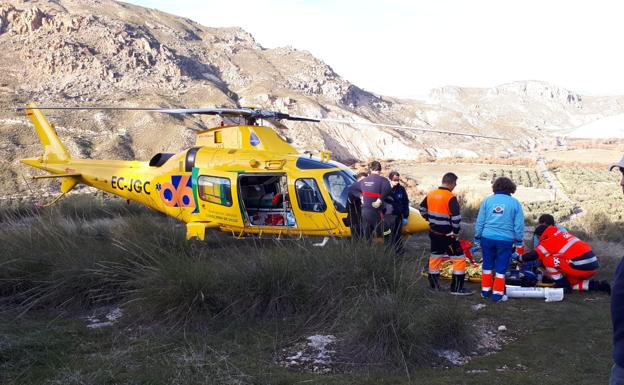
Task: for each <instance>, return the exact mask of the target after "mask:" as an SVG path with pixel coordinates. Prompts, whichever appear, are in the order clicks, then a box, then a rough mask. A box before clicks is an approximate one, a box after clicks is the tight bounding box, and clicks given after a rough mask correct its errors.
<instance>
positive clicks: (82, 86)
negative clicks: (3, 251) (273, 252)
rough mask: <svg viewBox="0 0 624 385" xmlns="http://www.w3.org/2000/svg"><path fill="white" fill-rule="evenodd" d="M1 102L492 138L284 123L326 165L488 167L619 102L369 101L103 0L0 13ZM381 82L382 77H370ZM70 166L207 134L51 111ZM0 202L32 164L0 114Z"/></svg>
mask: <svg viewBox="0 0 624 385" xmlns="http://www.w3.org/2000/svg"><path fill="white" fill-rule="evenodd" d="M0 52H2V54H0V103H1V104H2V106H3V107H9V106H15V105H20V104H23V103H26V102H29V101H36V102H39V103H40V104H47V105H119V106H121V105H123V106H186V107H199V106H221V105H224V106H259V107H263V108H267V109H278V110H281V111H284V112H289V113H292V114H298V115H307V116H315V117H327V118H336V119H347V120H355V121H363V122H387V123H391V124H402V125H409V126H415V127H422V128H429V129H441V130H452V131H462V132H470V133H482V134H498V135H503V136H506V137H508V138H511V140H510V141H505V142H498V141H488V140H473V139H466V138H458V137H451V138H449V137H447V136H443V135H442V136H441V135H437V134H423V133H418V132H415V131H399V130H396V129H392V128H380V127H369V126H359V125H354V126H348V125H341V124H331V123H322V124H318V125H312V124H303V123H294V124H289V126H290V130H288V132H286V133H285V134H286V135H287V136H289V137H290V138H291V139H292V140H293V143H294V144H295V145H296V146H298V147H299V148H301V149H302V150H303V149H308V150H320V149H329V150H332V151H333V152H334V157H335V158H337V159H339V160H343V161H346V160H351V159H366V158H369V157H380V158H397V159H398V158H403V159H414V158H417V157H419V156H421V155H424V154H429V155H433V156H449V155H454V156H474V155H478V154H484V155H496V154H498V155H501V154H506V153H508V152H509V151H518V150H521V149H528V148H531V147H533V146H535V145H536V143H537V142H538V141H544V140H546V138H548V137H549V136H550V135H551V134H552V133H553V132H555V133H557V134H558V133H560V132H566V131H570V130H572V129H573V128H575V127H578V126H580V125H583V124H585V123H588V122H591V121H594V120H596V119H598V118H601V117H603V116H607V115H614V114H618V113H621V112H622V110H623V107H622V106H623V105H624V99H623V98H619V97H610V98H607V97H605V98H596V97H582V96H581V95H578V94H576V93H574V92H572V91H568V90H565V89H562V88H557V87H555V86H553V85H549V84H546V83H541V82H516V83H510V84H506V85H502V86H499V87H496V88H493V89H468V88H459V87H443V88H440V89H436V90H433V91H432V92H431V95H430V97H429V98H428V99H427V100H400V99H396V98H392V97H386V96H380V95H375V94H372V93H370V92H366V91H364V90H362V89H360V88H358V87H357V86H356V85H353V84H351V83H349V82H347V81H346V80H344V79H343V78H341V77H340V76H339V75H338V74H336V73H335V72H334V71H333V70H332V68H331V67H330V66H329V65H327V64H325V63H323V62H322V61H321V60H319V59H317V58H315V57H313V56H312V55H311V54H309V53H308V52H305V51H300V50H295V49H292V48H276V49H265V48H263V47H262V46H261V45H260V44H259V43H258V42H256V41H255V40H254V38H253V37H252V36H251V35H250V34H249V33H247V32H245V31H243V30H241V29H237V28H209V27H206V26H202V25H199V24H197V23H195V22H193V21H191V20H188V19H184V18H180V17H176V16H173V15H169V14H165V13H162V12H159V11H156V10H151V9H146V8H142V7H138V6H132V5H128V4H123V3H117V2H114V1H111V0H59V1H55V2H50V1H25V0H4V1H2V3H0ZM380 70H383V69H380ZM49 115H50V119H51V120H52V121H53V122H54V123H55V124H56V126H57V130H58V131H59V134H60V135H61V136H62V139H63V141H64V142H65V143H66V144H67V145H68V147H69V149H70V151H71V152H72V154H73V155H74V156H86V157H94V158H96V157H97V158H133V157H136V158H142V159H147V158H149V157H150V156H151V155H153V154H154V153H155V152H158V151H178V150H180V149H182V148H184V147H187V146H190V145H191V144H192V143H193V140H194V134H193V132H192V131H190V130H188V129H187V128H186V127H190V128H200V127H206V126H210V125H211V124H215V123H217V121H216V120H214V119H211V118H206V119H205V120H204V119H203V118H202V119H200V118H190V119H185V120H179V119H174V118H171V117H167V116H154V115H150V114H145V113H138V112H124V113H112V112H97V113H86V112H60V111H58V112H54V113H50V114H49ZM0 132H1V133H2V135H1V136H0V159H2V161H1V162H2V164H0V169H4V171H0V181H1V182H0V190H2V191H7V190H15V189H18V190H19V189H24V188H25V186H24V185H22V184H21V182H20V181H19V179H15V176H16V175H19V174H22V173H25V172H24V170H23V168H22V167H21V166H19V165H18V163H17V159H18V158H22V157H26V156H34V155H37V154H38V153H39V152H40V147H39V144H38V142H37V138H36V136H35V134H34V132H33V130H32V129H30V128H29V126H28V125H27V122H26V120H25V119H24V117H22V116H20V115H19V114H16V113H12V112H7V111H4V112H0Z"/></svg>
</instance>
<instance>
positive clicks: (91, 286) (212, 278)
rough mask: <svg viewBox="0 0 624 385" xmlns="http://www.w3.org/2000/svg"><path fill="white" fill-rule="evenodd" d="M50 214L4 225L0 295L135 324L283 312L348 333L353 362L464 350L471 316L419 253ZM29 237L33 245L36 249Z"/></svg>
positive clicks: (283, 317) (223, 324)
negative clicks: (188, 237) (98, 310)
mask: <svg viewBox="0 0 624 385" xmlns="http://www.w3.org/2000/svg"><path fill="white" fill-rule="evenodd" d="M74 212H77V211H70V213H71V214H70V216H69V217H68V216H63V215H61V214H60V212H58V211H56V212H55V211H51V212H44V213H41V215H38V216H34V217H33V218H31V219H30V220H29V222H28V224H27V225H25V224H24V223H23V222H19V221H18V222H9V223H6V222H5V223H3V225H5V226H6V228H7V229H8V230H7V231H3V232H2V233H0V242H2V244H3V246H4V247H3V249H2V251H0V295H2V297H1V299H0V301H1V302H0V304H2V305H3V307H4V308H9V307H12V308H16V309H18V310H20V311H21V312H22V313H24V312H28V311H31V310H33V309H48V310H53V311H58V310H59V309H67V310H72V309H75V310H80V311H81V312H82V311H84V309H85V308H89V307H91V306H94V305H97V306H99V305H101V304H103V303H116V304H119V303H121V304H124V305H123V307H124V308H125V310H126V311H127V312H129V313H130V315H131V316H130V317H129V318H132V319H133V322H146V323H150V322H158V323H165V324H167V325H171V326H184V327H186V328H196V327H200V326H201V327H206V326H208V327H210V328H211V329H212V330H219V329H226V328H230V327H236V326H237V325H240V326H242V325H245V324H256V323H263V322H265V321H271V322H272V323H275V324H276V325H284V326H286V325H288V328H292V327H293V325H295V326H296V327H295V328H296V329H298V330H314V331H319V330H323V331H326V332H329V333H334V334H336V335H338V336H340V337H341V340H342V341H343V346H341V350H342V351H344V352H347V353H348V354H349V355H348V356H347V357H345V360H346V362H353V363H359V364H363V365H369V364H375V365H378V364H381V368H390V369H393V370H395V369H398V368H400V369H401V370H403V369H405V368H408V369H409V368H413V367H416V366H419V365H423V364H425V363H428V362H429V360H430V359H431V358H432V356H433V353H432V349H434V348H436V347H438V346H443V347H448V348H455V349H460V350H461V349H464V347H465V346H467V343H468V341H469V337H468V336H469V334H470V326H469V325H470V323H469V322H468V321H467V319H468V318H467V316H466V315H465V314H464V313H463V312H462V311H460V309H459V308H458V306H457V303H456V302H454V301H453V300H452V299H450V298H448V297H447V296H443V298H435V299H431V298H430V294H429V293H428V292H426V289H425V285H424V284H421V279H422V278H421V277H420V268H419V266H418V265H417V263H418V261H417V260H416V259H415V258H409V259H408V258H405V259H402V258H396V257H395V256H393V255H385V254H384V253H383V246H381V245H377V244H373V245H367V244H365V243H357V242H351V241H349V240H343V241H333V242H331V243H330V244H329V245H327V246H325V247H323V248H317V247H313V246H312V245H311V244H310V243H309V242H308V241H305V240H304V241H296V242H295V241H282V242H277V241H272V240H262V241H261V240H255V241H252V242H242V243H241V241H237V240H233V239H230V238H225V237H224V236H223V235H221V234H218V233H212V234H211V235H210V236H209V237H208V240H207V241H206V242H187V241H185V240H184V229H183V226H179V224H178V223H177V222H175V221H173V220H170V219H168V218H162V217H159V216H154V215H150V214H147V213H142V214H136V213H129V214H127V213H126V214H124V215H123V216H122V215H117V216H114V215H113V214H110V215H111V217H109V218H102V219H93V220H90V219H89V220H88V219H85V216H83V215H81V214H80V215H74V214H73V213H74ZM25 245H27V247H25Z"/></svg>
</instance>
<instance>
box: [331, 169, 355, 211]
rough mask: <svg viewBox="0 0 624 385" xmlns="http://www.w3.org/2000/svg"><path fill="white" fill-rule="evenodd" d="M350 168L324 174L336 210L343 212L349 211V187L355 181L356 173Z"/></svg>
mask: <svg viewBox="0 0 624 385" xmlns="http://www.w3.org/2000/svg"><path fill="white" fill-rule="evenodd" d="M349 171H350V170H348V171H347V170H340V171H332V172H328V173H327V174H325V176H323V180H324V181H325V186H327V191H329V195H330V196H331V198H332V202H333V204H334V207H335V208H336V211H338V212H341V213H346V212H347V198H348V196H349V187H351V185H352V184H353V183H354V182H355V175H354V174H353V172H349Z"/></svg>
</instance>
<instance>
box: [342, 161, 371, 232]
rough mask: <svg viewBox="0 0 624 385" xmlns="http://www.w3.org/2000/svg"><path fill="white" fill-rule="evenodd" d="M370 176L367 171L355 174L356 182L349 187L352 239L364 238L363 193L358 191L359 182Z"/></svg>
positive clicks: (348, 201)
mask: <svg viewBox="0 0 624 385" xmlns="http://www.w3.org/2000/svg"><path fill="white" fill-rule="evenodd" d="M367 176H368V173H367V172H360V173H358V174H357V175H356V176H355V179H356V182H355V183H353V184H352V185H351V187H349V195H348V197H347V218H348V220H349V228H350V229H351V239H353V240H356V241H357V240H360V239H362V195H361V192H358V191H357V190H358V189H359V183H360V181H361V180H362V179H364V178H366V177H367Z"/></svg>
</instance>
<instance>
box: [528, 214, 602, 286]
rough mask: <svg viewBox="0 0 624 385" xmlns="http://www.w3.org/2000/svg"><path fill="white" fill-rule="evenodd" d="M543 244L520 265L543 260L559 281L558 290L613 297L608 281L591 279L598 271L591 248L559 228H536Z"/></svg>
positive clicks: (554, 277)
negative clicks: (591, 292)
mask: <svg viewBox="0 0 624 385" xmlns="http://www.w3.org/2000/svg"><path fill="white" fill-rule="evenodd" d="M535 235H536V236H537V237H538V238H539V244H538V245H537V247H536V248H535V250H533V251H530V252H528V253H525V254H522V255H520V256H518V261H520V262H529V261H534V260H536V259H539V260H540V261H541V262H542V264H543V265H544V268H545V269H546V274H548V276H550V278H552V280H553V281H555V287H562V288H565V289H566V291H568V292H569V291H571V290H576V291H580V292H581V291H590V290H592V291H603V292H605V293H607V294H611V285H609V283H608V282H607V281H597V280H594V279H590V278H591V277H593V276H594V275H596V272H597V271H598V267H599V264H598V258H597V257H596V255H595V254H594V252H593V251H592V248H591V246H589V245H588V244H587V243H585V242H583V241H581V240H580V239H578V238H577V237H575V236H574V235H572V234H570V233H568V232H566V231H563V230H559V229H558V228H557V227H555V226H547V225H539V226H537V228H535Z"/></svg>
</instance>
